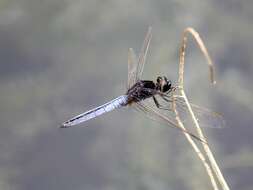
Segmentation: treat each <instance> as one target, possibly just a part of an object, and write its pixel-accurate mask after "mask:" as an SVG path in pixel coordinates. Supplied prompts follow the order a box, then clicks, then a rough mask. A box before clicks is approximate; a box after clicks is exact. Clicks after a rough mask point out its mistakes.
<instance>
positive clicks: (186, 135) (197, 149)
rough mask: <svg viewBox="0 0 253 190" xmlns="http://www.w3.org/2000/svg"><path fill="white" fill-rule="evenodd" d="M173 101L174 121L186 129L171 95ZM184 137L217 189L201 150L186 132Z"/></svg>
mask: <svg viewBox="0 0 253 190" xmlns="http://www.w3.org/2000/svg"><path fill="white" fill-rule="evenodd" d="M172 99H173V101H172V109H173V110H174V112H175V118H176V121H177V123H178V125H179V127H181V128H182V129H184V130H186V128H185V127H184V124H183V122H182V121H181V119H180V117H179V114H178V111H177V108H176V103H175V100H174V96H173V97H172ZM184 135H185V137H186V139H187V140H188V141H189V143H190V144H191V146H192V148H193V149H194V151H195V152H196V153H197V155H198V156H199V159H200V160H201V161H202V163H203V164H204V167H205V168H206V171H207V174H208V176H209V177H210V180H211V183H212V185H213V188H214V190H218V187H217V183H216V181H215V178H214V176H213V172H212V170H211V168H210V166H209V164H208V163H207V161H206V159H205V156H204V155H203V154H202V152H201V151H200V149H199V148H198V146H197V144H196V143H195V142H194V140H193V139H192V137H191V136H190V135H189V134H188V133H184Z"/></svg>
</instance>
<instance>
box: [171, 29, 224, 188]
mask: <svg viewBox="0 0 253 190" xmlns="http://www.w3.org/2000/svg"><path fill="white" fill-rule="evenodd" d="M188 33H189V34H191V35H192V36H193V37H194V39H195V40H196V42H197V44H198V45H199V48H200V50H201V51H202V53H203V54H204V56H205V58H206V59H207V63H208V66H209V73H210V80H211V83H212V84H215V80H214V67H213V64H212V61H211V58H210V56H209V54H208V51H207V49H206V47H205V45H204V43H203V41H202V40H201V38H200V37H199V34H198V33H197V32H196V31H195V30H194V29H193V28H186V29H185V30H184V33H183V39H182V45H181V48H180V60H179V78H178V83H179V93H180V94H181V96H182V98H183V99H184V101H185V103H186V105H187V108H188V111H189V113H190V115H191V117H192V120H193V123H194V126H195V127H196V130H197V132H198V135H199V137H200V138H201V139H203V140H204V141H205V142H207V140H206V138H205V136H204V134H203V132H202V130H201V128H200V126H199V123H198V120H197V118H196V117H195V114H194V112H193V110H192V108H191V105H190V103H189V101H188V98H187V96H186V94H185V92H184V63H185V49H186V43H187V34H188ZM174 104H175V103H174ZM174 111H175V114H176V120H177V122H178V125H179V126H181V127H183V128H185V127H184V125H183V123H182V122H181V119H180V117H179V116H178V113H177V109H176V107H174ZM185 135H186V137H187V139H188V141H189V142H190V144H191V145H192V146H193V148H194V150H195V151H196V153H197V154H198V155H199V157H200V160H201V161H202V162H203V164H204V165H205V167H206V170H207V173H208V175H209V177H210V179H211V183H212V185H213V188H214V189H217V183H216V180H215V178H214V176H213V172H212V170H211V169H210V166H209V165H208V163H207V162H206V160H205V158H202V157H204V156H203V154H202V153H201V154H200V151H199V149H196V147H195V146H196V144H195V143H192V142H191V141H192V139H191V137H189V136H187V134H185ZM201 143H202V146H203V148H204V151H205V154H206V156H207V158H208V160H209V161H210V163H211V166H212V169H213V171H214V172H215V174H216V177H217V179H218V180H219V182H220V185H221V186H222V188H223V189H224V190H229V187H228V185H227V183H226V181H225V179H224V177H223V175H222V173H221V171H220V169H219V166H218V165H217V163H216V161H215V158H214V156H213V154H212V152H211V150H210V148H209V146H208V143H203V142H201ZM200 155H201V156H200Z"/></svg>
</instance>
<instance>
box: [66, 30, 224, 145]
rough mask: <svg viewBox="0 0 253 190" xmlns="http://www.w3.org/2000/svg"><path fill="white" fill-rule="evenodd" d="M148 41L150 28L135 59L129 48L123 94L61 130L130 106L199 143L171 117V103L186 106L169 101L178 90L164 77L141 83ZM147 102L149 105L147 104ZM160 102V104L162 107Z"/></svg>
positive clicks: (202, 111)
mask: <svg viewBox="0 0 253 190" xmlns="http://www.w3.org/2000/svg"><path fill="white" fill-rule="evenodd" d="M151 38H152V28H151V27H149V29H148V31H147V34H146V36H145V39H144V42H143V45H142V48H141V51H140V53H139V57H138V59H137V57H136V54H135V52H134V50H133V49H132V48H130V49H129V52H128V82H127V91H126V93H125V94H124V95H121V96H119V97H117V98H115V99H113V100H111V101H109V102H107V103H105V104H103V105H101V106H98V107H96V108H94V109H91V110H89V111H86V112H84V113H82V114H80V115H77V116H75V117H73V118H71V119H69V120H67V121H65V122H64V123H62V125H61V128H69V127H72V126H76V125H78V124H81V123H83V122H85V121H88V120H90V119H93V118H96V117H98V116H100V115H102V114H104V113H107V112H110V111H112V110H115V109H117V108H122V107H126V106H131V107H134V108H135V109H136V110H138V111H141V112H143V113H144V114H145V115H146V116H148V117H149V118H151V119H153V120H156V121H158V122H162V123H165V124H167V125H168V126H170V127H173V128H176V129H178V130H180V131H182V132H184V133H187V134H189V135H190V136H192V137H194V138H195V139H197V140H200V141H202V139H200V138H199V137H198V136H196V135H194V134H193V133H190V132H189V131H187V130H186V129H183V128H181V127H179V126H178V125H177V124H176V120H175V117H174V116H173V111H172V108H171V105H172V101H175V102H176V103H177V105H178V107H179V109H180V110H183V112H184V113H185V112H186V111H185V110H186V104H185V103H184V101H183V100H182V99H181V98H180V97H177V98H175V99H172V96H173V92H175V91H176V90H177V87H176V86H173V85H172V82H171V80H168V79H167V77H165V76H158V77H157V79H156V81H155V82H154V81H151V80H142V79H141V76H142V73H143V69H144V65H145V62H146V57H147V53H148V49H149V45H150V41H151ZM150 99H151V100H152V101H148V102H147V101H146V100H150ZM158 99H159V100H158ZM161 101H163V102H162V103H161ZM192 106H193V107H194V110H195V111H196V112H197V113H198V114H199V115H200V116H201V115H205V116H207V117H208V118H209V119H210V118H211V120H212V121H213V118H215V120H217V118H219V117H218V115H217V114H216V113H215V112H212V111H209V110H207V109H205V108H201V107H199V106H197V105H193V104H192Z"/></svg>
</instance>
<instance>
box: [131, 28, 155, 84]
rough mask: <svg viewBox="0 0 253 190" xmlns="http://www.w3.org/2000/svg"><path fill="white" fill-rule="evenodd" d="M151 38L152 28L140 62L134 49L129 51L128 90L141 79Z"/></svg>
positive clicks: (148, 33) (149, 30)
mask: <svg viewBox="0 0 253 190" xmlns="http://www.w3.org/2000/svg"><path fill="white" fill-rule="evenodd" d="M151 37H152V34H151V27H149V29H148V32H147V34H146V37H145V39H144V42H143V45H142V48H141V52H140V54H139V57H138V60H137V58H136V55H135V53H134V50H133V49H132V48H130V49H129V51H128V83H127V87H128V89H129V88H131V87H132V86H133V85H134V84H135V83H136V82H137V81H138V80H140V78H141V75H142V72H143V69H144V65H145V62H146V56H147V52H148V48H149V44H150V40H151Z"/></svg>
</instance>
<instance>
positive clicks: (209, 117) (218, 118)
mask: <svg viewBox="0 0 253 190" xmlns="http://www.w3.org/2000/svg"><path fill="white" fill-rule="evenodd" d="M175 102H176V106H177V109H178V111H179V114H180V116H181V117H182V118H184V121H185V122H188V121H189V120H191V118H190V114H189V111H188V109H187V105H186V103H185V101H184V100H183V99H182V98H181V97H176V101H175ZM190 105H191V107H192V110H193V112H194V114H195V116H196V117H197V119H198V122H199V124H200V127H202V128H224V127H225V126H226V122H225V120H224V118H223V116H222V115H221V114H220V113H217V112H214V111H212V110H209V109H207V108H204V107H201V106H198V105H196V104H193V103H190Z"/></svg>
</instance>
